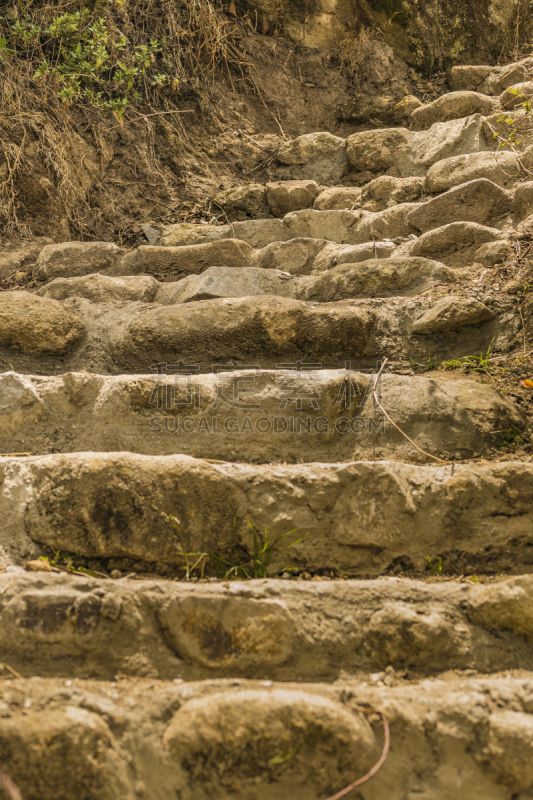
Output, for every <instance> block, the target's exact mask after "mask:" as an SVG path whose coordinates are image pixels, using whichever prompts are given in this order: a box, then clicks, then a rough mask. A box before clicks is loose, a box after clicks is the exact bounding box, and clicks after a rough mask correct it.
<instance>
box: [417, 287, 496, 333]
mask: <svg viewBox="0 0 533 800" xmlns="http://www.w3.org/2000/svg"><path fill="white" fill-rule="evenodd" d="M493 317H494V314H493V312H492V311H491V310H490V308H487V306H485V305H483V303H480V302H479V301H478V300H473V299H471V298H465V297H457V296H456V295H448V296H447V297H443V298H442V300H437V302H436V303H435V305H434V306H433V307H432V308H430V309H429V310H428V311H426V312H425V314H422V316H421V317H419V318H418V319H417V320H415V322H414V323H413V327H412V331H413V333H442V332H444V331H453V330H456V329H457V328H462V327H463V326H464V325H477V324H478V323H480V322H486V321H487V320H489V319H493Z"/></svg>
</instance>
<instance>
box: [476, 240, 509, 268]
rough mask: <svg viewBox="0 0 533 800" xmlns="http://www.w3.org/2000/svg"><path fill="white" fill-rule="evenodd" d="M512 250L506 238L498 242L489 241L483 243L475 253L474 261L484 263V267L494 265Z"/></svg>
mask: <svg viewBox="0 0 533 800" xmlns="http://www.w3.org/2000/svg"><path fill="white" fill-rule="evenodd" d="M510 252H511V245H510V244H509V242H508V241H507V240H506V239H501V240H498V241H496V242H487V244H482V245H481V247H479V248H478V249H477V250H476V252H475V253H474V257H473V261H474V262H475V263H476V264H482V265H483V266H484V267H493V266H494V265H495V264H498V262H499V261H503V259H504V258H507V256H508V255H509V254H510Z"/></svg>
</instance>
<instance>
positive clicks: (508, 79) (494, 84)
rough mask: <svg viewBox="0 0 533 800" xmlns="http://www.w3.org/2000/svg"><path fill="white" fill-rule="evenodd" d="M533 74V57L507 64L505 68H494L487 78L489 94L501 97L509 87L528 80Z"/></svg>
mask: <svg viewBox="0 0 533 800" xmlns="http://www.w3.org/2000/svg"><path fill="white" fill-rule="evenodd" d="M532 72H533V57H532V56H529V57H528V58H524V59H522V61H516V62H514V63H513V64H506V65H505V66H503V67H494V68H493V69H492V70H491V72H490V74H489V75H488V76H487V78H486V81H485V83H486V86H487V89H488V92H489V94H492V95H499V94H501V93H502V92H503V91H505V89H508V88H509V86H513V85H514V84H516V83H521V82H523V81H526V80H528V78H530V77H531V74H532Z"/></svg>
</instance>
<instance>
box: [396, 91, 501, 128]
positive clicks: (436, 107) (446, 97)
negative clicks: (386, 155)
mask: <svg viewBox="0 0 533 800" xmlns="http://www.w3.org/2000/svg"><path fill="white" fill-rule="evenodd" d="M495 105H496V101H495V100H494V98H492V97H487V96H485V95H482V94H479V92H465V91H461V92H449V93H448V94H443V95H442V96H441V97H438V98H437V100H434V101H433V102H432V103H428V104H427V105H424V106H420V107H419V108H416V109H415V110H414V111H413V113H412V114H411V128H412V129H413V130H415V131H422V130H426V129H427V128H430V127H431V126H432V125H434V124H435V123H436V122H448V121H449V120H451V119H462V118H464V117H470V116H472V114H483V116H488V115H489V114H492V112H493V110H494V107H495Z"/></svg>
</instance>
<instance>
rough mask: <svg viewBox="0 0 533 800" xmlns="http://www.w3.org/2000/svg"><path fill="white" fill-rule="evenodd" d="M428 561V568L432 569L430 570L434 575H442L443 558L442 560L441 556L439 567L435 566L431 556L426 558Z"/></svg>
mask: <svg viewBox="0 0 533 800" xmlns="http://www.w3.org/2000/svg"><path fill="white" fill-rule="evenodd" d="M426 561H427V563H428V567H429V568H430V570H431V572H432V573H433V575H442V558H440V556H439V561H438V565H437V566H435V565H434V564H433V561H432V560H431V558H430V557H429V556H426Z"/></svg>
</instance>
